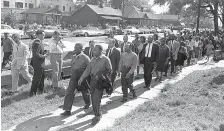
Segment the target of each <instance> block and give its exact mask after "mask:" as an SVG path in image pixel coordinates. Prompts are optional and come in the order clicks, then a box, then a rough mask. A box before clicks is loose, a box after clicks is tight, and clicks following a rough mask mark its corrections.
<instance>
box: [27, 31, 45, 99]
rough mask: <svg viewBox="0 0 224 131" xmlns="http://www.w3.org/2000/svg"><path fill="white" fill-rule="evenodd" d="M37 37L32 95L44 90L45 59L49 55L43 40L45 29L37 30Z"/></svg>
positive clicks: (33, 46) (35, 41)
mask: <svg viewBox="0 0 224 131" xmlns="http://www.w3.org/2000/svg"><path fill="white" fill-rule="evenodd" d="M36 37H37V38H36V39H35V40H34V42H33V45H32V54H33V57H32V60H31V61H32V66H33V69H34V75H33V81H32V86H31V90H30V96H33V95H36V93H37V92H38V93H40V94H41V93H43V91H44V64H45V63H44V61H45V58H46V57H47V56H48V53H45V51H44V45H43V40H44V37H45V33H44V31H43V30H37V31H36Z"/></svg>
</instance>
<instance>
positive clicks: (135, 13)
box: [124, 5, 147, 18]
mask: <svg viewBox="0 0 224 131" xmlns="http://www.w3.org/2000/svg"><path fill="white" fill-rule="evenodd" d="M145 15H146V13H145V12H141V10H140V9H139V8H137V7H135V6H134V5H130V6H128V7H126V8H125V9H124V17H126V18H144V17H145ZM146 17H147V16H146Z"/></svg>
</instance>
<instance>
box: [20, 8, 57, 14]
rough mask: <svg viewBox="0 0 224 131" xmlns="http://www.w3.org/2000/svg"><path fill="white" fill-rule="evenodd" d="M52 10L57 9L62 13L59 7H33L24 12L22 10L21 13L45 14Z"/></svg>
mask: <svg viewBox="0 0 224 131" xmlns="http://www.w3.org/2000/svg"><path fill="white" fill-rule="evenodd" d="M51 11H57V12H59V13H61V11H59V10H58V9H57V8H33V9H29V10H26V11H24V12H21V14H44V13H48V12H51Z"/></svg>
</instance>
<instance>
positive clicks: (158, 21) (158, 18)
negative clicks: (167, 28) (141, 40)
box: [146, 13, 181, 26]
mask: <svg viewBox="0 0 224 131" xmlns="http://www.w3.org/2000/svg"><path fill="white" fill-rule="evenodd" d="M146 14H147V16H148V19H149V21H148V25H152V26H164V25H171V26H180V25H181V24H180V21H179V16H178V15H167V14H152V13H146Z"/></svg>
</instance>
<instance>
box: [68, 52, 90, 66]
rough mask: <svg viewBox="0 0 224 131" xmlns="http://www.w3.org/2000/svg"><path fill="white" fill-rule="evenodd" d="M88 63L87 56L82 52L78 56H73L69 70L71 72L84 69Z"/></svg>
mask: <svg viewBox="0 0 224 131" xmlns="http://www.w3.org/2000/svg"><path fill="white" fill-rule="evenodd" d="M89 62H90V59H89V57H88V56H87V55H85V54H84V53H83V52H82V53H80V54H79V55H74V56H73V58H72V61H71V68H72V70H77V69H81V68H83V69H85V68H86V67H87V66H88V64H89Z"/></svg>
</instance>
